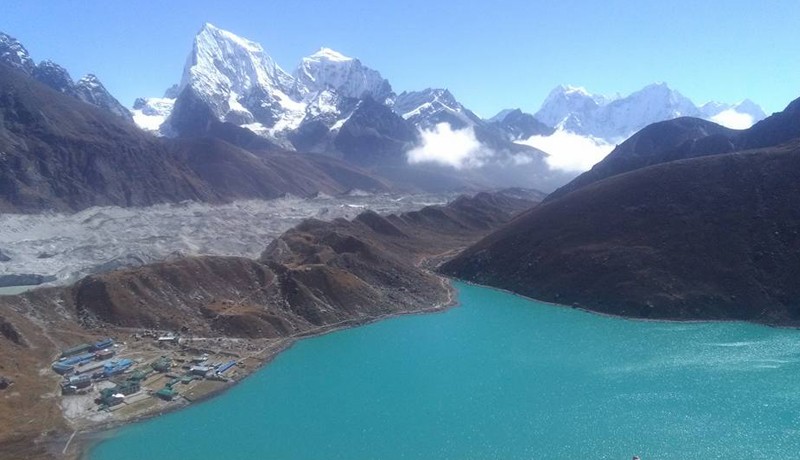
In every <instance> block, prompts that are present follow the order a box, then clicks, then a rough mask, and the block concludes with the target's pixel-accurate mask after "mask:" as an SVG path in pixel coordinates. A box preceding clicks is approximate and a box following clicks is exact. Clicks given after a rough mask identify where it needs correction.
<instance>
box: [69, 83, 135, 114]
mask: <svg viewBox="0 0 800 460" xmlns="http://www.w3.org/2000/svg"><path fill="white" fill-rule="evenodd" d="M75 93H76V97H77V98H78V99H80V100H82V101H83V102H86V103H87V104H92V105H93V106H95V107H100V108H101V109H103V110H106V111H108V112H111V113H113V114H114V115H117V116H118V117H120V118H123V119H125V120H127V121H130V122H133V116H132V115H131V112H130V111H129V110H128V109H127V108H125V106H123V105H122V104H120V103H119V101H118V100H116V99H115V98H114V96H112V95H111V93H109V92H108V90H107V89H106V87H105V86H103V84H102V83H101V82H100V79H98V78H97V76H95V75H93V74H87V75H85V76H84V77H83V78H81V79H80V80H78V82H77V83H76V84H75Z"/></svg>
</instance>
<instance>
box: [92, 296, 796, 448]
mask: <svg viewBox="0 0 800 460" xmlns="http://www.w3.org/2000/svg"><path fill="white" fill-rule="evenodd" d="M456 287H457V288H458V290H459V299H460V301H461V306H459V307H456V308H453V309H450V310H448V311H446V312H443V313H437V314H429V315H417V316H402V317H397V318H393V319H389V320H386V321H381V322H378V323H374V324H371V325H367V326H364V327H358V328H354V329H348V330H343V331H339V332H335V333H332V334H328V335H324V336H320V337H315V338H311V339H306V340H302V341H300V342H298V343H297V344H296V345H295V346H293V347H292V348H291V349H289V350H287V351H286V352H284V353H282V354H280V355H279V356H278V357H277V358H276V359H275V360H274V361H273V362H272V363H271V364H269V365H268V366H266V367H265V368H264V369H262V370H260V371H259V372H257V373H256V374H254V375H253V376H251V377H249V378H247V379H245V380H244V381H243V382H242V383H240V384H239V385H237V386H236V387H234V388H232V389H231V390H230V391H228V392H226V393H225V394H223V395H221V396H219V397H217V398H214V399H212V400H210V401H206V402H204V403H201V404H197V405H195V406H192V407H189V408H187V409H185V410H181V411H178V412H175V413H171V414H168V415H165V416H162V417H158V418H154V419H152V420H149V421H146V422H143V423H138V424H134V425H130V426H127V427H125V428H123V429H121V430H119V431H118V432H117V433H116V434H115V435H114V436H113V437H112V438H110V439H108V440H107V441H104V442H102V443H100V444H99V445H97V446H96V447H95V448H94V449H93V450H92V451H91V452H90V458H91V459H93V460H125V459H167V458H170V459H177V458H191V459H540V458H542V459H627V460H629V459H630V458H631V457H632V456H633V455H639V456H640V457H641V458H642V460H651V459H698V458H708V459H710V458H721V459H729V460H730V459H762V458H763V459H767V458H769V459H774V458H798V456H800V432H799V431H800V331H796V330H787V329H775V328H768V327H762V326H756V325H751V324H744V323H659V322H641V321H629V320H623V319H618V318H610V317H604V316H599V315H594V314H590V313H585V312H582V311H578V310H573V309H568V308H560V307H555V306H552V305H546V304H542V303H538V302H534V301H531V300H527V299H523V298H520V297H515V296H513V295H510V294H506V293H502V292H498V291H495V290H491V289H487V288H481V287H477V286H470V285H466V284H461V283H456Z"/></svg>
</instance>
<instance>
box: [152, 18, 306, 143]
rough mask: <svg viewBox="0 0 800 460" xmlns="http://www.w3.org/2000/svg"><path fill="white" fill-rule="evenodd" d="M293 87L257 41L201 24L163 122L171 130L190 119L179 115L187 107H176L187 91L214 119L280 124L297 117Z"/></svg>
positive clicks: (178, 129) (299, 108)
mask: <svg viewBox="0 0 800 460" xmlns="http://www.w3.org/2000/svg"><path fill="white" fill-rule="evenodd" d="M293 92H294V79H293V78H292V77H291V76H290V75H289V74H288V73H286V72H284V71H283V69H281V68H280V67H279V66H278V65H277V64H276V63H275V62H274V61H273V60H272V58H271V57H270V56H269V55H267V53H266V52H264V49H263V48H262V47H261V45H259V44H257V43H254V42H251V41H249V40H245V39H243V38H241V37H238V36H236V35H234V34H232V33H230V32H227V31H224V30H222V29H219V28H217V27H214V26H213V25H211V24H206V25H205V26H203V28H202V30H201V31H200V33H198V34H197V36H196V37H195V40H194V44H193V47H192V52H191V54H190V55H189V58H188V60H187V63H186V67H185V68H184V72H183V78H182V79H181V83H180V85H179V91H178V93H179V95H178V100H177V101H176V103H175V110H174V111H173V112H172V114H171V115H170V117H169V119H168V123H169V124H170V125H171V127H172V129H174V130H175V131H176V132H177V134H183V133H182V132H181V129H182V127H183V126H185V125H187V124H188V125H192V122H191V120H188V121H187V120H184V119H183V118H184V117H187V116H188V117H191V113H188V112H186V111H181V110H178V109H179V108H180V107H181V105H184V104H183V103H182V101H181V98H182V97H190V98H192V99H193V101H192V102H191V105H192V106H195V105H197V104H203V105H205V106H207V107H208V108H209V109H210V111H211V113H212V114H213V115H214V117H215V118H216V119H218V120H221V121H228V122H231V123H235V124H239V125H242V124H251V123H259V124H260V125H262V126H263V127H264V128H276V129H282V128H285V126H282V125H283V124H286V125H287V126H290V125H292V126H293V125H294V123H296V122H299V121H300V119H302V109H303V107H302V106H300V105H299V104H298V103H297V102H295V101H294V100H293V99H292V97H291V96H292V94H293ZM276 125H278V126H276Z"/></svg>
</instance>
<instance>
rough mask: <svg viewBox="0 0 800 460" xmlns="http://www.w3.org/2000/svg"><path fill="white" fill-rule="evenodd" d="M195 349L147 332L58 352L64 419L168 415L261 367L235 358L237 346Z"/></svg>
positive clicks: (170, 336)
mask: <svg viewBox="0 0 800 460" xmlns="http://www.w3.org/2000/svg"><path fill="white" fill-rule="evenodd" d="M190 344H191V345H192V346H189V345H190ZM194 345H195V343H193V342H192V339H191V338H184V337H180V336H179V335H178V334H174V333H163V332H158V331H147V332H140V333H136V334H134V335H131V336H129V337H126V340H125V341H120V340H115V339H113V338H105V339H102V340H99V341H96V342H89V343H81V344H76V345H74V346H71V347H69V348H67V349H64V350H62V351H61V353H60V355H59V356H58V359H57V360H56V361H54V362H53V363H52V365H51V369H52V371H53V372H55V373H57V374H59V375H60V376H61V377H62V380H61V382H60V384H59V386H60V393H61V398H62V401H61V406H62V408H63V409H64V414H65V416H67V418H68V419H71V420H72V421H73V422H76V423H77V425H81V424H82V423H81V421H85V422H97V421H101V420H109V419H118V420H126V419H131V418H136V417H137V416H140V415H143V414H147V413H151V412H153V411H163V410H168V409H170V408H171V407H179V406H181V405H186V404H189V403H191V402H194V401H197V400H200V399H203V398H205V397H208V396H209V395H211V394H213V393H216V392H218V391H220V390H221V389H223V388H225V387H226V386H228V385H230V384H232V383H233V382H235V381H237V380H239V379H240V378H242V377H244V376H245V375H247V374H248V373H249V371H248V369H252V368H255V367H257V366H258V364H260V360H259V359H255V358H253V357H249V356H242V355H241V354H240V353H237V351H240V350H242V347H240V346H237V345H238V344H237V343H236V342H235V341H234V342H231V343H227V342H226V343H224V344H217V345H218V346H216V347H215V346H211V347H201V348H197V347H195V346H194Z"/></svg>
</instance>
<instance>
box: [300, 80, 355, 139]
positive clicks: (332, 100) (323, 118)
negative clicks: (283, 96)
mask: <svg viewBox="0 0 800 460" xmlns="http://www.w3.org/2000/svg"><path fill="white" fill-rule="evenodd" d="M358 105H359V100H358V99H353V98H346V97H342V96H341V95H339V93H337V92H335V91H331V90H322V91H319V92H317V93H315V94H313V95H310V96H309V98H308V105H307V106H306V115H305V117H304V118H303V121H302V122H301V123H300V126H298V127H297V129H296V130H294V131H292V132H291V133H289V135H288V138H289V140H290V141H291V142H292V145H293V146H294V148H295V149H297V150H298V151H300V152H312V153H325V154H334V153H335V152H336V147H335V146H334V142H335V140H336V136H337V135H338V134H339V131H340V130H341V128H342V126H343V125H344V124H345V122H347V120H348V119H349V118H350V116H351V115H352V114H353V111H354V110H355V109H356V107H358Z"/></svg>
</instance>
